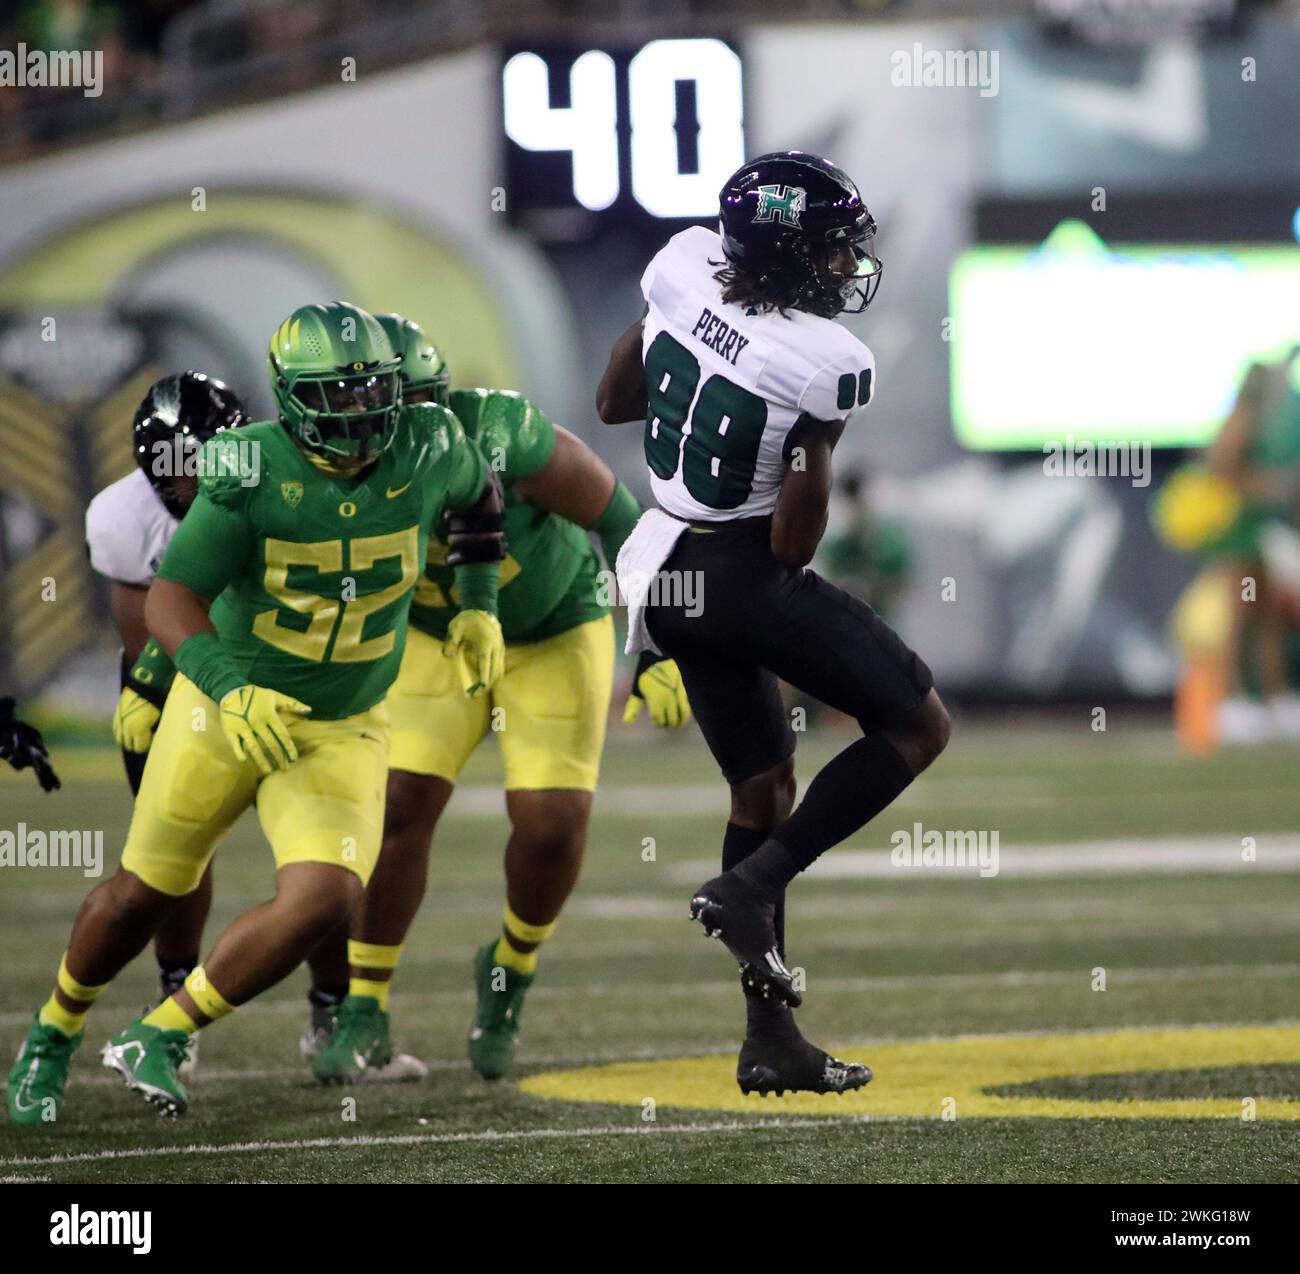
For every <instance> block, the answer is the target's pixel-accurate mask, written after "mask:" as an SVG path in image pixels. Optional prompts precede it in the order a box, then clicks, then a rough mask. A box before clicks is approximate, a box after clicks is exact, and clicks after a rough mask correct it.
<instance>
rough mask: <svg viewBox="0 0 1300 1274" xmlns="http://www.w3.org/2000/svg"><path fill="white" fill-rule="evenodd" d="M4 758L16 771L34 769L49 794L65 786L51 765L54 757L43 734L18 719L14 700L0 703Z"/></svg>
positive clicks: (0, 752)
mask: <svg viewBox="0 0 1300 1274" xmlns="http://www.w3.org/2000/svg"><path fill="white" fill-rule="evenodd" d="M0 757H3V758H4V760H6V761H8V762H9V764H10V765H12V766H13V767H14V769H15V770H25V769H26V768H27V767H28V766H29V765H30V766H31V767H32V768H33V769H35V771H36V778H37V780H38V781H39V783H40V785H41V787H42V789H43V790H44V791H46V792H52V791H54V789H55V788H56V787H62V786H63V785H62V784H61V783H60V782H59V776H58V775H57V774H55V772H54V767H53V766H52V765H51V764H50V754H49V753H48V752H47V751H46V750H45V740H44V739H42V738H41V732H40V731H39V730H38V729H36V727H35V726H30V725H28V724H27V723H26V722H25V721H19V720H18V719H17V718H16V717H15V716H14V701H13V700H12V699H10V698H6V699H0Z"/></svg>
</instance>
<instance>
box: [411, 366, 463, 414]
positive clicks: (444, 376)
mask: <svg viewBox="0 0 1300 1274" xmlns="http://www.w3.org/2000/svg"><path fill="white" fill-rule="evenodd" d="M450 397H451V375H450V373H449V372H448V371H447V365H446V364H445V363H444V364H443V365H442V367H441V368H439V370H438V371H437V372H436V373H434V375H432V376H430V377H428V378H427V379H424V380H418V381H414V380H408V379H407V378H406V374H405V373H403V374H402V402H403V403H437V404H438V405H439V406H440V407H445V406H446V405H447V403H448V401H449V399H450Z"/></svg>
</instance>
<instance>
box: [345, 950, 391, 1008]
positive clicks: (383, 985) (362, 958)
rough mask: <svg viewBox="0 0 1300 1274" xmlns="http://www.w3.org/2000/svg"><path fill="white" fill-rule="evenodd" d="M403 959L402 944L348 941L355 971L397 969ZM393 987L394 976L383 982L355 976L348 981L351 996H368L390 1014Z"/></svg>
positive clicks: (350, 958) (349, 954) (349, 956)
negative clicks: (389, 993)
mask: <svg viewBox="0 0 1300 1274" xmlns="http://www.w3.org/2000/svg"><path fill="white" fill-rule="evenodd" d="M401 958H402V944H401V943H400V942H399V943H398V944H397V946H395V947H390V946H384V945H383V944H382V943H378V942H355V941H353V940H352V939H351V938H349V939H348V964H349V965H350V966H351V967H352V968H354V969H367V970H369V969H389V970H392V969H396V968H397V962H398V961H399V960H400V959H401ZM391 985H392V976H391V974H390V976H389V977H388V978H386V979H384V980H383V981H380V980H378V979H374V978H367V977H357V976H356V975H353V976H352V977H351V978H350V979H349V980H348V994H349V995H368V996H369V997H370V998H371V999H372V1000H378V1001H379V1007H380V1009H382V1010H383V1011H384V1012H385V1013H387V1012H388V991H389V988H390V987H391Z"/></svg>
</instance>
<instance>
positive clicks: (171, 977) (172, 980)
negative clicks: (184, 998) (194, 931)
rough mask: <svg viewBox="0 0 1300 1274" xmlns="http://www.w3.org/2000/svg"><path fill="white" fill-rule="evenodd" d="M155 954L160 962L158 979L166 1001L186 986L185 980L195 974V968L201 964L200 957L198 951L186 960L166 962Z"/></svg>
mask: <svg viewBox="0 0 1300 1274" xmlns="http://www.w3.org/2000/svg"><path fill="white" fill-rule="evenodd" d="M154 954H155V958H156V959H157V961H158V979H159V981H160V982H161V983H162V993H163V999H164V1000H165V999H167V997H168V996H170V995H175V994H176V992H177V991H179V990H180V989H181V987H183V986H184V985H185V979H186V978H188V977H189V976H190V974H191V973H193V972H194V967H195V966H196V965H197V964H198V962H199V955H198V952H197V951H196V952H195V953H194V954H193V955H192V956H188V957H187V958H186V959H184V960H164V959H163V958H162V956H160V955H158V954H157V953H156V952H155V953H154Z"/></svg>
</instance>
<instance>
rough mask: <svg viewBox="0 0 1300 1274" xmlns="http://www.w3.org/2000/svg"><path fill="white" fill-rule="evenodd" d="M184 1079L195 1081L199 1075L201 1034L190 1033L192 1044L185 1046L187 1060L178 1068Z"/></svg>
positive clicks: (177, 1070)
mask: <svg viewBox="0 0 1300 1274" xmlns="http://www.w3.org/2000/svg"><path fill="white" fill-rule="evenodd" d="M176 1073H177V1074H178V1075H179V1076H180V1077H181V1078H182V1079H193V1078H194V1076H195V1075H197V1074H198V1073H199V1032H198V1031H192V1032H191V1033H190V1042H189V1043H188V1044H187V1045H186V1046H185V1060H184V1061H183V1062H182V1063H181V1064H180V1065H179V1066H178V1067H177V1068H176Z"/></svg>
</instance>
